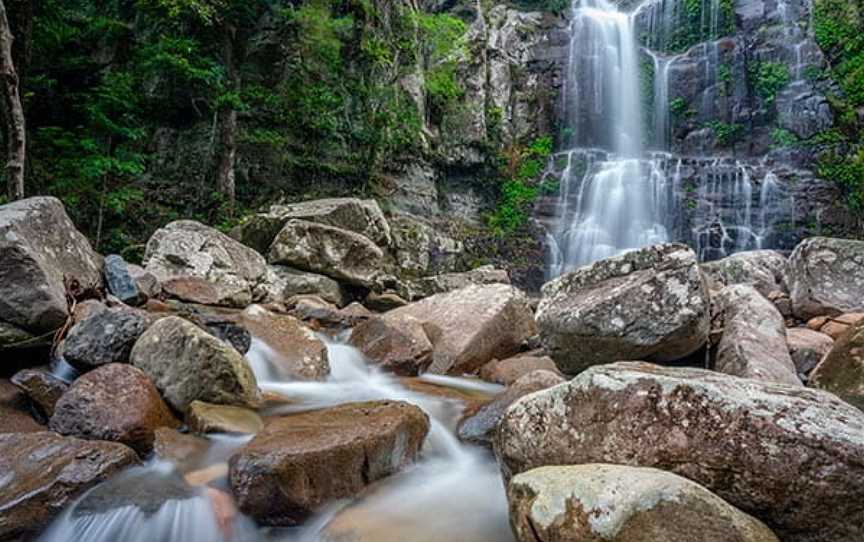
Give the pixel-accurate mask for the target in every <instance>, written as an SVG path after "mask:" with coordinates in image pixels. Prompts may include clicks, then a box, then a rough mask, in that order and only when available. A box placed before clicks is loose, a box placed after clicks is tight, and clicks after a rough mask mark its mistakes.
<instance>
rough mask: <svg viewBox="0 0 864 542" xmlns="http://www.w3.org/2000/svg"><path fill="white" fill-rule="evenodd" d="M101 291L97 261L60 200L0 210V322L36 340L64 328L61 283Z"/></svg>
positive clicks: (36, 200) (65, 311) (15, 204)
mask: <svg viewBox="0 0 864 542" xmlns="http://www.w3.org/2000/svg"><path fill="white" fill-rule="evenodd" d="M64 280H65V281H66V283H69V285H70V286H73V288H74V289H78V290H79V291H80V290H83V289H87V288H98V287H100V286H101V285H102V258H101V257H100V256H99V255H98V254H96V252H94V251H93V249H92V247H91V246H90V243H89V242H88V241H87V239H86V238H85V237H84V236H83V235H82V234H81V233H79V232H78V230H76V229H75V225H74V224H72V221H71V220H70V219H69V216H67V215H66V210H65V209H64V208H63V204H62V203H60V200H58V199H56V198H52V197H37V198H30V199H25V200H20V201H16V202H13V203H7V204H6V205H2V206H0V321H3V322H5V323H7V324H11V325H13V326H15V327H17V328H20V329H22V330H25V331H27V332H31V333H34V334H36V335H40V334H43V333H47V332H52V331H55V330H56V329H58V328H60V327H61V326H63V325H64V324H65V323H66V318H67V317H68V306H67V303H66V287H65V283H64Z"/></svg>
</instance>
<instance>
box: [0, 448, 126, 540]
mask: <svg viewBox="0 0 864 542" xmlns="http://www.w3.org/2000/svg"><path fill="white" fill-rule="evenodd" d="M137 461H138V456H137V455H135V452H133V451H132V450H131V449H130V448H128V447H126V446H124V445H122V444H118V443H116V442H100V441H91V440H81V439H77V438H70V437H62V436H60V435H57V434H56V433H49V432H41V433H26V434H24V433H7V434H0V473H3V475H2V476H0V540H9V539H15V538H16V537H28V536H33V535H35V534H37V533H38V532H39V531H41V530H42V529H44V528H45V526H46V525H47V524H48V522H50V521H51V519H52V518H53V517H54V516H56V515H57V514H59V513H60V512H61V511H62V510H63V509H64V508H66V507H67V506H68V505H69V504H70V503H71V502H72V501H73V500H74V499H75V498H76V497H77V496H78V495H80V494H82V493H83V492H85V491H86V490H87V489H89V488H91V487H93V486H95V485H97V484H99V483H101V482H103V481H105V480H107V479H108V478H109V477H111V476H113V475H114V474H115V473H117V472H119V471H120V470H122V469H124V468H126V467H128V466H130V465H133V464H135V463H137Z"/></svg>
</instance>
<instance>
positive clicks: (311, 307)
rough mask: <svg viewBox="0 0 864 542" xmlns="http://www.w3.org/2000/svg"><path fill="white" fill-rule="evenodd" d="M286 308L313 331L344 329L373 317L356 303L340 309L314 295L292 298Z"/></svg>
mask: <svg viewBox="0 0 864 542" xmlns="http://www.w3.org/2000/svg"><path fill="white" fill-rule="evenodd" d="M286 306H287V308H288V312H289V313H290V314H291V315H292V316H294V317H295V318H298V319H300V320H302V321H303V322H306V323H307V324H309V325H310V326H312V327H313V328H314V329H321V328H339V329H345V328H349V327H354V326H356V325H358V324H360V323H362V322H365V321H366V320H368V319H369V318H371V317H372V316H373V314H372V312H370V311H369V310H367V309H366V308H365V307H363V306H362V305H360V304H359V303H357V302H356V301H355V302H353V303H350V304H348V305H347V306H346V307H344V308H341V309H340V308H339V307H337V306H336V305H333V304H332V303H328V302H326V301H324V300H323V299H321V298H320V297H318V296H314V295H299V296H294V297H292V298H291V299H290V300H289V301H288V303H287V304H286Z"/></svg>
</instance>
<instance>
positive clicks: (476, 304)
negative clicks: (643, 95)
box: [352, 284, 536, 375]
mask: <svg viewBox="0 0 864 542" xmlns="http://www.w3.org/2000/svg"><path fill="white" fill-rule="evenodd" d="M380 318H381V320H382V321H381V322H378V323H376V324H372V326H373V330H374V331H376V332H375V333H373V332H370V333H368V334H367V333H366V331H368V330H362V329H361V330H359V333H358V334H357V336H356V340H355V339H352V341H354V342H353V344H355V345H358V346H359V347H360V349H361V350H363V351H369V352H375V353H376V354H380V355H378V356H376V357H377V360H378V361H381V360H387V359H389V360H390V361H393V362H394V363H395V361H394V360H395V359H398V360H399V365H400V366H402V365H404V364H408V365H410V361H409V360H407V355H408V354H411V353H413V354H416V355H418V356H420V357H421V360H419V361H418V362H417V365H418V369H420V368H421V367H422V365H424V364H425V363H426V362H425V360H424V359H422V358H425V356H426V354H425V350H426V346H425V344H424V343H423V341H422V337H421V336H420V329H419V327H418V324H417V323H418V322H419V324H420V326H421V327H422V328H423V330H424V331H425V334H426V336H427V338H428V339H429V342H431V343H432V362H431V364H430V365H429V367H428V370H429V372H432V373H436V374H456V375H461V374H468V373H473V372H476V371H477V370H478V369H479V368H480V367H482V366H483V365H484V364H486V363H488V362H489V361H490V360H492V359H495V358H499V359H500V358H505V357H508V356H511V355H513V354H515V353H517V352H518V351H519V350H520V348H521V345H522V343H523V341H525V340H526V339H528V338H529V337H531V336H532V335H533V334H534V333H535V331H536V328H535V325H534V316H533V314H532V312H531V309H530V307H529V306H528V300H527V299H526V297H525V295H524V294H523V293H522V292H521V291H519V290H518V289H516V288H514V287H512V286H508V285H506V284H490V285H486V286H478V285H472V286H468V287H466V288H462V289H461V290H456V291H455V292H450V293H446V294H437V295H434V296H432V297H428V298H426V299H424V300H422V301H417V302H415V303H412V304H410V305H407V306H405V307H402V308H399V309H396V310H392V311H390V312H388V313H386V314H384V315H382V316H381V317H380ZM376 326H377V327H376ZM406 334H408V335H410V336H411V337H412V339H414V340H416V341H417V342H415V343H414V344H413V346H411V347H410V348H408V349H406V350H405V351H404V352H405V355H403V353H402V352H397V351H395V350H394V351H393V352H395V353H396V354H397V355H395V356H393V357H392V358H387V357H386V355H387V352H386V350H387V348H395V347H397V346H399V347H400V348H404V347H405V345H404V344H402V345H401V346H400V344H399V343H400V341H403V340H404V339H405V337H406ZM388 335H389V336H388ZM364 337H365V338H367V339H369V340H370V342H369V345H368V346H367V345H366V344H364V343H363V342H361V341H360V339H361V338H364ZM408 372H410V371H408Z"/></svg>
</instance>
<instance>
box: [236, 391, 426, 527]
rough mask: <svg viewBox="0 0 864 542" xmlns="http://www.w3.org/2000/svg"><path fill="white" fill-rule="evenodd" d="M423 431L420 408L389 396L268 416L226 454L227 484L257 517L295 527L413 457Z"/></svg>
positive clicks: (412, 459) (248, 511)
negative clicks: (261, 427) (244, 441)
mask: <svg viewBox="0 0 864 542" xmlns="http://www.w3.org/2000/svg"><path fill="white" fill-rule="evenodd" d="M428 431H429V419H428V417H427V416H426V414H424V413H423V411H422V410H420V409H419V408H417V407H416V406H413V405H409V404H407V403H400V402H391V401H378V402H371V403H349V404H345V405H340V406H337V407H332V408H327V409H323V410H316V411H313V412H305V413H302V414H295V415H291V416H285V417H281V418H272V419H270V420H269V421H268V423H267V425H266V427H265V428H264V430H263V431H262V432H260V433H258V435H257V436H256V437H255V438H254V439H252V441H251V442H249V444H247V445H246V446H244V447H243V448H241V449H240V450H239V451H238V452H237V453H236V454H235V455H234V456H233V457H232V458H231V461H230V474H229V479H230V483H231V489H232V492H233V494H234V496H235V497H236V498H237V504H238V506H239V508H240V510H242V511H243V512H244V513H246V514H248V515H250V516H252V517H253V518H255V519H256V520H257V521H258V522H260V523H263V524H265V525H296V524H298V523H300V522H301V521H303V520H304V519H306V518H307V517H308V516H309V515H311V514H312V513H313V512H314V511H315V510H317V509H318V508H319V507H321V506H322V505H324V504H326V503H328V502H330V501H332V500H335V499H340V498H345V497H352V496H354V495H356V494H357V493H359V492H360V491H361V490H363V489H364V488H365V487H366V486H367V485H369V484H371V483H372V482H375V481H377V480H380V479H381V478H384V477H386V476H389V475H391V474H393V473H395V472H397V471H398V470H399V469H401V468H402V467H404V466H406V465H408V464H410V463H411V462H413V461H414V459H415V458H416V457H417V455H418V453H419V451H420V447H421V445H422V443H423V439H424V438H425V436H426V433H427V432H428Z"/></svg>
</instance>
